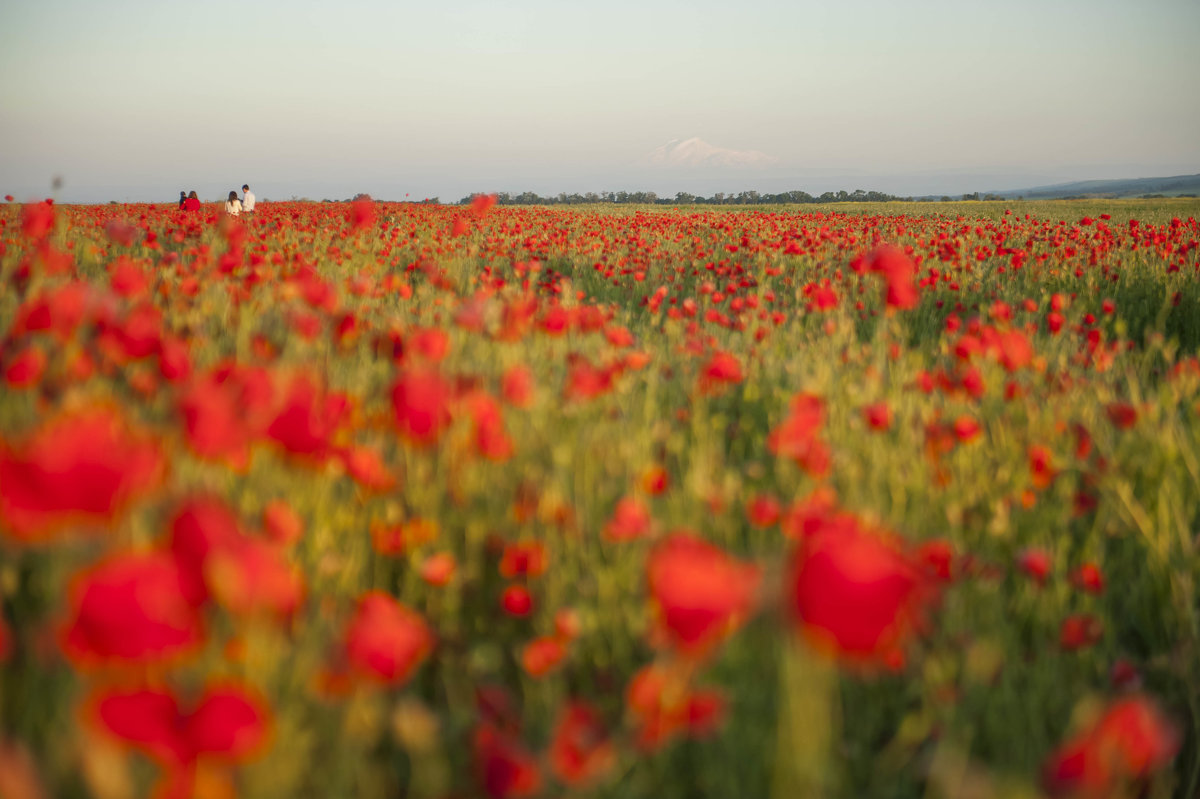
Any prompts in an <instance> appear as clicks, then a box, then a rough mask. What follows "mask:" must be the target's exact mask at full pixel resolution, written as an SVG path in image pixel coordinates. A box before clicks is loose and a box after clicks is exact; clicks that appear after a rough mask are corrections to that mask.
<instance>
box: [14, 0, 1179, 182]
mask: <svg viewBox="0 0 1200 799" xmlns="http://www.w3.org/2000/svg"><path fill="white" fill-rule="evenodd" d="M1197 41H1200V2H1198V0H1146V1H1145V2H1140V3H1133V2H1129V1H1128V0H1089V1H1088V2H1082V1H1081V0H1008V2H997V1H996V0H991V2H969V1H968V0H905V1H904V2H901V1H900V0H840V1H839V2H821V3H817V2H803V1H802V0H778V1H777V0H744V2H742V3H739V4H737V5H735V4H733V3H730V2H713V1H712V0H686V2H684V1H682V0H680V1H678V2H677V1H675V0H607V1H606V2H604V3H573V2H564V0H519V1H518V2H503V3H502V2H480V1H479V0H460V1H458V2H453V3H431V2H421V3H410V2H382V1H381V2H343V3H333V2H328V0H326V1H325V2H307V1H306V0H289V2H276V1H275V0H242V1H241V2H226V0H194V1H193V2H177V1H176V0H153V1H152V2H150V1H147V2H132V1H124V2H122V1H121V0H108V1H107V2H84V1H83V0H38V2H16V1H15V0H0V194H13V195H16V196H17V197H18V199H31V198H35V197H40V196H47V195H48V194H49V193H50V184H51V180H52V179H53V177H55V176H59V177H61V178H62V181H63V188H62V189H61V190H60V191H59V192H58V193H57V196H58V198H59V199H60V200H62V201H103V200H108V199H117V200H150V201H161V200H169V199H171V198H172V197H175V196H177V193H178V191H179V189H184V188H186V189H196V190H197V191H198V192H199V193H200V195H201V197H203V198H205V199H216V198H218V197H222V196H224V195H225V194H226V193H228V191H229V190H230V189H233V188H238V187H240V186H241V185H242V183H245V182H248V183H250V184H251V186H253V187H254V188H255V189H256V193H257V194H258V196H259V197H260V198H261V197H265V198H269V199H287V198H289V197H291V196H307V197H311V198H313V199H321V198H324V197H329V198H334V199H340V198H344V197H348V196H351V195H352V194H355V193H357V192H360V191H365V192H369V193H371V194H372V195H373V196H376V197H378V198H383V199H404V197H405V195H409V197H410V199H420V198H422V197H426V196H435V195H436V196H439V197H440V198H441V199H442V200H443V201H451V200H457V199H458V198H459V197H462V196H464V195H466V194H469V193H471V192H473V191H495V190H506V191H514V192H516V191H522V190H525V189H532V190H534V191H538V192H540V193H557V192H559V191H566V192H572V191H580V192H583V191H599V190H606V189H609V190H619V189H640V190H646V189H649V190H654V191H658V192H659V193H660V194H668V195H673V194H674V192H675V191H678V190H681V189H682V190H691V191H704V192H707V191H711V190H714V189H716V190H721V189H723V190H726V191H740V190H743V189H759V190H780V189H784V188H799V189H805V190H808V191H814V192H819V191H825V190H829V189H840V188H844V189H847V190H852V189H855V188H864V189H882V190H887V191H895V192H897V193H907V194H912V193H924V192H941V191H966V190H988V189H1001V188H1021V187H1025V186H1028V185H1032V184H1033V183H1046V182H1054V181H1056V180H1066V179H1081V178H1108V177H1137V176H1154V175H1168V174H1183V173H1195V172H1200V99H1198V98H1200V47H1198V46H1197ZM689 137H699V138H701V139H703V140H704V141H705V142H708V143H710V144H712V145H714V146H717V147H721V148H727V149H731V150H738V151H744V150H755V151H759V152H761V153H765V154H767V155H769V156H771V157H773V158H774V159H776V160H775V161H774V162H773V163H772V164H771V165H770V166H768V167H760V168H757V169H749V168H743V169H736V168H728V169H726V170H715V171H714V170H707V171H704V172H697V171H693V170H689V169H686V168H682V167H680V168H668V167H661V166H658V167H653V166H647V165H646V163H645V161H646V158H647V157H648V155H649V153H651V152H652V151H653V150H654V149H655V148H658V147H660V146H662V145H663V144H665V143H666V142H668V141H669V140H672V139H682V138H689Z"/></svg>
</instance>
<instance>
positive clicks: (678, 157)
mask: <svg viewBox="0 0 1200 799" xmlns="http://www.w3.org/2000/svg"><path fill="white" fill-rule="evenodd" d="M646 160H647V161H649V163H651V164H657V165H660V166H668V167H684V168H696V167H747V166H767V165H769V164H773V163H775V162H776V161H778V160H779V159H777V158H775V157H774V156H770V155H767V154H766V153H762V152H759V151H758V150H731V149H728V148H725V147H717V146H716V145H713V144H709V143H708V142H706V141H704V140H703V139H701V138H700V137H698V136H692V137H691V138H687V139H671V141H669V142H667V143H666V144H664V145H662V146H661V147H657V148H655V149H654V150H652V151H651V152H650V154H649V155H648V156H647V158H646Z"/></svg>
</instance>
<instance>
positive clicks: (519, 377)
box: [500, 364, 534, 408]
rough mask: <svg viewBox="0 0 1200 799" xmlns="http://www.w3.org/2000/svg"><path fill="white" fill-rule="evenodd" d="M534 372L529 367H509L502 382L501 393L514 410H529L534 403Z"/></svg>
mask: <svg viewBox="0 0 1200 799" xmlns="http://www.w3.org/2000/svg"><path fill="white" fill-rule="evenodd" d="M533 389H534V382H533V372H532V371H530V369H529V367H528V366H523V365H520V364H518V365H516V366H512V367H509V369H508V370H507V371H506V372H505V373H504V377H503V378H502V381H501V388H500V393H501V396H503V397H504V401H505V402H507V403H508V404H509V405H511V406H513V407H514V408H528V407H529V406H530V405H531V404H532V402H533Z"/></svg>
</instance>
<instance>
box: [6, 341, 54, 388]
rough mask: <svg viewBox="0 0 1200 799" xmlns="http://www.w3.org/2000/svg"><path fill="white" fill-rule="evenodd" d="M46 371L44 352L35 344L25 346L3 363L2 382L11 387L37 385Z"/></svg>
mask: <svg viewBox="0 0 1200 799" xmlns="http://www.w3.org/2000/svg"><path fill="white" fill-rule="evenodd" d="M44 371H46V353H44V352H42V350H41V348H40V347H38V346H36V345H30V346H28V347H25V348H24V349H22V350H21V351H20V352H18V353H17V354H16V355H15V356H13V357H12V359H11V360H9V361H8V362H7V363H6V364H4V382H5V383H7V384H8V387H9V388H12V389H23V388H30V387H31V386H34V385H37V382H38V381H39V380H41V379H42V373H43V372H44Z"/></svg>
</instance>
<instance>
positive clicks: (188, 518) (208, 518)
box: [168, 497, 243, 606]
mask: <svg viewBox="0 0 1200 799" xmlns="http://www.w3.org/2000/svg"><path fill="white" fill-rule="evenodd" d="M242 537H243V532H242V528H241V524H240V523H239V521H238V518H237V515H236V514H234V512H233V511H232V510H231V509H230V508H229V506H227V505H226V504H225V503H224V502H223V501H221V500H219V499H217V498H215V497H194V498H192V499H189V500H187V501H185V502H184V503H183V504H182V505H180V506H179V508H178V509H177V510H176V511H175V514H174V515H173V516H172V517H171V522H170V540H169V543H168V547H169V549H170V552H171V554H172V556H173V557H174V558H175V564H176V566H177V567H178V569H179V575H180V579H181V581H182V586H183V592H184V595H185V596H186V597H187V599H188V601H189V602H191V603H192V604H193V605H197V606H199V605H202V604H204V603H205V602H206V601H208V598H209V596H210V593H211V592H210V585H209V575H208V566H209V558H210V557H212V556H213V555H214V554H215V553H217V552H219V551H221V550H226V549H232V548H233V547H236V546H237V545H238V544H239V543H240V541H241V540H242Z"/></svg>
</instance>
